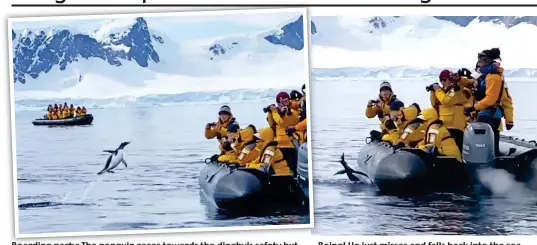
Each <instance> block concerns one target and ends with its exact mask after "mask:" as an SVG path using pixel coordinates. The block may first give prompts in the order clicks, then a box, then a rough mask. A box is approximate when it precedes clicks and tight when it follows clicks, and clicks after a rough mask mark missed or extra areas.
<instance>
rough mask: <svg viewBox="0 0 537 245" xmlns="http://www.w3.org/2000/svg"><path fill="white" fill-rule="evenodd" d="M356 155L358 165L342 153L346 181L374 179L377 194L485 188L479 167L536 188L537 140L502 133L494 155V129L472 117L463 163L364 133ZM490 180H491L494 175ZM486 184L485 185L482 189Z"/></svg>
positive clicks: (465, 139)
mask: <svg viewBox="0 0 537 245" xmlns="http://www.w3.org/2000/svg"><path fill="white" fill-rule="evenodd" d="M366 143H367V144H365V145H364V146H363V147H362V148H361V149H360V152H359V154H358V165H357V167H358V168H357V169H356V170H355V169H352V168H351V167H349V166H348V164H347V162H346V161H345V159H344V157H343V156H342V159H341V164H342V165H343V167H344V168H345V169H344V170H342V171H340V172H338V173H346V174H347V176H348V177H349V179H350V180H352V181H358V182H363V183H368V184H372V185H374V186H376V187H377V189H378V191H379V192H380V193H385V194H403V193H411V192H412V193H415V192H420V193H423V192H444V191H446V192H451V191H464V192H466V191H475V190H477V189H476V187H478V188H479V189H480V190H487V188H486V187H485V186H484V185H483V183H482V181H481V180H480V178H479V176H478V175H479V171H482V170H487V169H488V170H490V169H499V170H504V171H506V172H508V173H509V174H511V175H512V176H513V177H514V179H515V180H516V181H518V182H522V183H524V184H526V186H528V187H529V188H530V189H535V188H536V187H537V185H536V184H535V182H536V180H537V178H536V173H535V171H536V169H537V165H536V164H537V143H536V141H533V140H532V141H525V140H523V139H518V138H512V137H509V136H504V135H502V136H501V138H500V152H501V156H499V157H495V154H494V134H493V131H492V128H491V127H490V126H489V125H488V124H485V123H480V122H472V123H470V124H469V125H468V126H467V127H466V129H465V131H464V144H463V150H462V157H463V159H464V161H463V163H461V162H458V161H457V160H456V159H455V158H451V157H446V156H435V155H431V154H428V153H426V152H424V151H422V150H420V149H415V148H401V149H395V148H394V147H393V146H392V145H391V144H389V143H387V142H383V141H380V140H371V138H370V137H368V138H367V140H366ZM492 181H494V180H492ZM480 187H485V188H480Z"/></svg>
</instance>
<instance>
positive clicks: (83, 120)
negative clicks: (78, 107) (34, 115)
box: [32, 114, 93, 126]
mask: <svg viewBox="0 0 537 245" xmlns="http://www.w3.org/2000/svg"><path fill="white" fill-rule="evenodd" d="M92 122H93V115H91V114H86V115H82V116H78V117H73V118H67V119H54V120H50V119H40V118H38V119H35V120H34V121H32V124H33V125H34V126H82V125H89V124H91V123H92Z"/></svg>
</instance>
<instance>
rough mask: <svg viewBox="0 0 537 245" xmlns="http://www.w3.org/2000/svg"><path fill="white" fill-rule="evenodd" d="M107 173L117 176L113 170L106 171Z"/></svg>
mask: <svg viewBox="0 0 537 245" xmlns="http://www.w3.org/2000/svg"><path fill="white" fill-rule="evenodd" d="M106 172H108V173H113V174H115V172H114V171H112V170H108V171H106Z"/></svg>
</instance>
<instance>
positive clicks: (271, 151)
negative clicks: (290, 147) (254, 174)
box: [247, 141, 295, 176]
mask: <svg viewBox="0 0 537 245" xmlns="http://www.w3.org/2000/svg"><path fill="white" fill-rule="evenodd" d="M261 152H262V153H261V155H260V156H259V158H258V159H256V160H254V161H252V162H251V163H249V164H248V165H247V167H248V168H255V169H259V170H261V171H263V172H265V173H268V174H271V175H275V176H292V175H295V173H294V171H293V170H291V168H290V167H289V164H288V163H287V161H286V160H285V157H284V155H283V153H282V151H281V150H280V149H279V148H278V142H276V141H271V142H269V143H268V144H266V146H265V147H264V149H263V150H262V151H261Z"/></svg>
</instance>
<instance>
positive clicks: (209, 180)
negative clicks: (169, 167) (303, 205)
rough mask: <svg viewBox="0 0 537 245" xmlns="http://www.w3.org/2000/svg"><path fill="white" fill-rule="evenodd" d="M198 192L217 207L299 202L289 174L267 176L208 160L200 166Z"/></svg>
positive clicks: (231, 208)
mask: <svg viewBox="0 0 537 245" xmlns="http://www.w3.org/2000/svg"><path fill="white" fill-rule="evenodd" d="M199 184H200V187H201V191H202V194H203V195H204V196H205V198H206V199H207V200H208V201H209V202H211V203H212V204H213V205H214V206H215V207H217V208H218V209H220V210H241V209H243V210H244V209H251V208H252V207H256V206H257V207H259V206H260V205H261V206H263V205H265V204H269V203H280V202H282V203H299V202H300V200H299V199H300V195H297V194H300V191H299V190H298V189H297V188H295V187H296V180H295V178H293V177H292V176H270V175H268V174H265V173H264V172H262V171H260V170H257V169H251V168H234V167H230V166H227V165H226V164H223V163H219V162H214V161H210V162H208V163H207V165H206V166H205V167H204V168H203V169H202V170H201V172H200V176H199Z"/></svg>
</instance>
